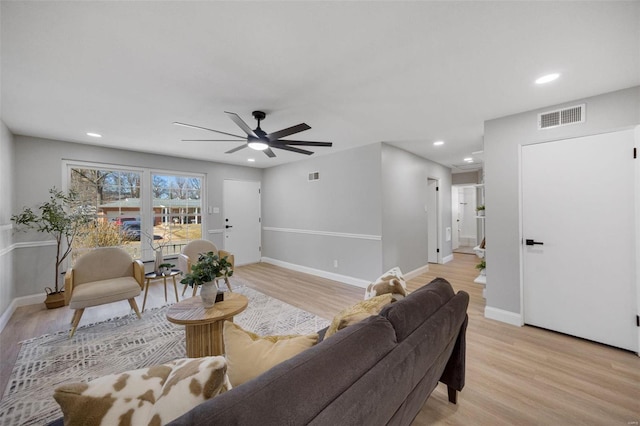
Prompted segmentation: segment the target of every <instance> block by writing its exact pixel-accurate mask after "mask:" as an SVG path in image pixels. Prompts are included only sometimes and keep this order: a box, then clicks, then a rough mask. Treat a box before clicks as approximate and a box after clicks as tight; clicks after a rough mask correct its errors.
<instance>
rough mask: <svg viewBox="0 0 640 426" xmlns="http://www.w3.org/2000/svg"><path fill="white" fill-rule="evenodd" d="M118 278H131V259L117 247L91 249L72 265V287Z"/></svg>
mask: <svg viewBox="0 0 640 426" xmlns="http://www.w3.org/2000/svg"><path fill="white" fill-rule="evenodd" d="M119 277H133V259H132V258H131V255H130V254H129V253H127V252H126V251H125V250H123V249H121V248H119V247H102V248H96V249H93V250H91V251H90V252H88V253H87V254H85V255H83V256H81V257H80V258H79V259H78V260H77V261H76V263H75V265H73V284H74V285H81V284H84V283H88V282H93V281H103V280H108V279H111V278H119Z"/></svg>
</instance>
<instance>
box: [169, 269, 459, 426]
mask: <svg viewBox="0 0 640 426" xmlns="http://www.w3.org/2000/svg"><path fill="white" fill-rule="evenodd" d="M468 304H469V295H468V294H467V293H465V292H463V291H460V292H458V293H457V294H455V293H454V291H453V289H452V287H451V285H450V284H449V283H448V282H447V281H446V280H444V279H442V278H437V279H435V280H433V281H432V282H431V283H429V284H427V285H425V286H423V287H421V288H419V289H418V290H416V291H414V292H413V293H411V294H410V295H409V296H407V297H406V298H404V299H402V300H400V301H399V302H395V303H393V304H391V305H389V306H387V307H386V308H384V309H383V310H382V312H380V314H379V315H375V316H372V317H369V318H368V319H366V320H364V321H361V322H359V323H357V324H354V325H352V326H349V327H347V328H345V329H343V330H341V331H339V332H338V333H336V334H335V335H333V336H331V337H329V338H327V339H325V340H323V341H321V342H320V343H318V344H317V345H315V346H314V347H312V348H310V349H308V350H306V351H304V352H302V353H301V354H299V355H297V356H296V357H294V358H291V359H289V360H287V361H285V362H283V363H281V364H279V365H277V366H275V367H273V368H272V369H270V370H269V371H267V372H265V373H264V374H262V375H260V376H259V377H256V378H255V379H253V380H251V381H249V382H247V383H244V384H243V385H241V386H238V387H236V388H234V389H232V390H231V391H229V392H226V393H224V394H222V395H220V396H217V397H215V398H213V399H211V400H209V401H206V402H204V403H202V404H200V405H198V406H197V407H195V408H194V409H192V410H191V411H189V412H187V413H186V414H184V415H183V416H181V417H179V418H177V419H176V420H174V421H173V422H171V423H170V424H171V425H175V426H178V425H224V426H230V425H260V426H267V425H273V426H285V425H307V424H310V425H366V426H373V425H409V424H411V423H412V421H413V420H414V418H415V416H416V415H417V414H418V412H419V411H420V409H421V408H422V406H423V405H424V403H425V401H426V400H427V398H428V397H429V395H430V394H431V392H432V391H433V390H434V389H435V387H436V385H437V384H438V381H440V382H442V383H444V384H445V385H447V387H448V394H449V401H450V402H452V403H456V397H457V391H460V390H462V388H463V386H464V378H465V332H466V326H467V321H468V317H467V313H466V311H467V306H468Z"/></svg>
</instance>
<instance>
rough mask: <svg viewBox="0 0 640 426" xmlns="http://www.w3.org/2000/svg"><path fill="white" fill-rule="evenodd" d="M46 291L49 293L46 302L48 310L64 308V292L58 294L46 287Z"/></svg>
mask: <svg viewBox="0 0 640 426" xmlns="http://www.w3.org/2000/svg"><path fill="white" fill-rule="evenodd" d="M44 291H45V292H46V293H47V298H46V299H45V301H44V304H45V305H47V309H56V308H62V307H63V306H64V291H59V292H57V293H56V292H54V291H53V290H52V289H51V288H50V287H46V288H45V289H44Z"/></svg>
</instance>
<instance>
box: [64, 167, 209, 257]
mask: <svg viewBox="0 0 640 426" xmlns="http://www.w3.org/2000/svg"><path fill="white" fill-rule="evenodd" d="M67 170H68V176H69V178H68V179H69V181H68V188H69V189H72V190H74V191H76V192H77V193H78V195H79V197H80V200H81V202H82V205H83V206H84V207H87V208H91V210H93V211H95V212H96V219H95V220H94V221H93V222H92V223H90V224H89V225H87V226H86V227H85V228H84V229H82V230H81V232H80V233H79V235H78V236H77V237H76V239H75V241H74V247H73V259H75V258H77V256H79V255H81V254H82V253H83V252H84V251H86V250H90V249H93V248H95V247H110V246H119V247H123V248H124V249H125V250H127V251H128V252H129V253H130V254H131V256H132V257H133V258H135V259H143V260H150V259H152V258H153V250H156V249H162V251H163V254H164V255H165V256H167V255H169V256H171V255H174V254H178V253H180V251H181V249H182V247H183V246H184V245H186V244H187V243H188V242H189V241H191V240H194V239H199V238H202V184H203V181H204V178H203V176H202V175H199V176H195V175H191V176H185V175H175V174H173V173H170V172H166V173H159V172H151V171H150V170H148V169H140V170H131V169H129V170H127V169H121V168H118V167H117V166H104V165H101V166H93V165H86V164H83V165H77V164H68V165H67Z"/></svg>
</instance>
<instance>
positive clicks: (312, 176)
mask: <svg viewBox="0 0 640 426" xmlns="http://www.w3.org/2000/svg"><path fill="white" fill-rule="evenodd" d="M318 179H320V172H313V173H309V182H311V181H312V180H318Z"/></svg>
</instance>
